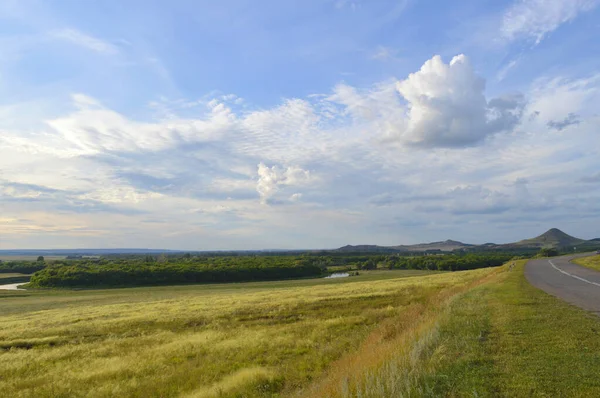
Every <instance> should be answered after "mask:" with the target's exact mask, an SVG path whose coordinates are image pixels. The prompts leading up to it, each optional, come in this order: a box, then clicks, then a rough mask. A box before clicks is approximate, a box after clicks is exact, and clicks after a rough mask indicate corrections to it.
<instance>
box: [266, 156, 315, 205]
mask: <svg viewBox="0 0 600 398" xmlns="http://www.w3.org/2000/svg"><path fill="white" fill-rule="evenodd" d="M310 179H311V175H310V172H309V171H307V170H303V169H301V168H300V167H296V166H290V167H287V168H283V169H282V168H279V167H277V166H272V167H269V166H266V165H265V164H264V163H262V162H261V163H259V165H258V182H257V183H256V191H257V192H258V193H259V195H260V200H261V203H263V204H266V203H268V202H269V200H270V199H272V198H273V197H274V196H275V195H276V194H277V192H278V191H279V187H280V186H282V185H289V186H299V185H304V184H306V183H307V182H309V181H310ZM298 195H300V194H298V193H296V194H294V195H292V198H293V200H297V199H299V198H300V196H298ZM292 198H290V199H292Z"/></svg>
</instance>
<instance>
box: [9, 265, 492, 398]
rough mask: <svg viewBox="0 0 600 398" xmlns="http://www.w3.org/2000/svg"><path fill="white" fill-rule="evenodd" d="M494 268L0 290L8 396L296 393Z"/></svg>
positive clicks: (207, 395)
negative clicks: (367, 343)
mask: <svg viewBox="0 0 600 398" xmlns="http://www.w3.org/2000/svg"><path fill="white" fill-rule="evenodd" d="M490 272H493V271H492V270H490V269H480V270H475V271H466V272H454V273H437V274H430V273H428V272H427V271H412V270H409V271H404V270H403V271H365V272H361V274H360V275H359V276H356V277H348V278H340V279H308V280H296V281H279V282H254V283H239V284H225V285H192V286H174V287H144V288H128V289H112V290H79V291H65V290H48V291H17V292H14V291H4V292H2V291H0V350H1V351H0V391H2V392H3V395H4V396H10V397H60V396H91V397H109V396H122V397H151V396H156V397H158V396H160V397H172V396H184V397H187V396H189V397H219V396H239V397H242V396H244V397H246V396H247V397H272V396H291V395H294V394H299V393H301V392H302V391H304V390H305V389H306V388H308V387H309V386H310V385H311V383H313V382H316V381H318V380H320V378H321V376H322V375H323V374H327V373H328V370H329V369H330V367H331V365H332V363H334V362H335V361H338V360H340V359H341V358H342V357H344V356H345V355H348V353H351V352H353V351H355V350H356V349H357V348H359V347H360V346H361V344H364V342H365V341H368V340H369V339H376V340H377V341H379V339H384V340H385V339H387V338H392V337H394V336H396V335H397V334H398V333H399V332H400V331H402V330H404V329H407V328H410V327H411V325H414V324H415V323H417V322H418V321H419V319H420V318H421V317H422V316H423V314H425V313H426V312H427V308H430V307H432V306H436V305H437V302H438V301H439V299H440V297H442V296H451V295H453V294H455V293H456V292H458V291H461V290H465V289H467V288H468V287H469V286H470V285H471V284H473V283H475V282H476V281H477V280H479V279H481V278H482V277H484V276H485V275H488V274H489V273H490Z"/></svg>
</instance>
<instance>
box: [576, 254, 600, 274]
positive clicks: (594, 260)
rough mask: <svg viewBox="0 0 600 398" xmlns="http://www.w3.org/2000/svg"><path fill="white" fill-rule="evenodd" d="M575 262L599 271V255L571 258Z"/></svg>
mask: <svg viewBox="0 0 600 398" xmlns="http://www.w3.org/2000/svg"><path fill="white" fill-rule="evenodd" d="M573 262H574V263H575V264H579V265H582V266H584V267H588V268H591V269H593V270H596V271H600V256H590V257H582V258H577V259H575V260H573Z"/></svg>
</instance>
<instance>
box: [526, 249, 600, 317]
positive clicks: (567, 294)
mask: <svg viewBox="0 0 600 398" xmlns="http://www.w3.org/2000/svg"><path fill="white" fill-rule="evenodd" d="M588 255H589V254H588ZM585 256H586V255H576V256H563V257H553V258H549V259H548V258H544V259H539V260H532V261H529V262H528V263H527V265H526V266H525V277H526V278H527V280H528V281H529V283H531V284H532V285H533V286H535V287H537V288H539V289H542V290H543V291H545V292H546V293H549V294H551V295H553V296H556V297H558V298H561V299H563V300H565V301H566V302H568V303H571V304H574V305H576V306H578V307H581V308H583V309H585V310H588V311H592V312H595V313H596V314H598V315H600V272H598V271H594V270H591V269H589V268H585V267H582V266H579V265H576V264H573V263H570V262H569V261H570V260H572V259H573V258H577V257H585Z"/></svg>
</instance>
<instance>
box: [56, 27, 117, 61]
mask: <svg viewBox="0 0 600 398" xmlns="http://www.w3.org/2000/svg"><path fill="white" fill-rule="evenodd" d="M49 35H50V37H52V38H54V39H58V40H64V41H67V42H70V43H72V44H75V45H77V46H80V47H83V48H86V49H88V50H91V51H94V52H97V53H99V54H106V55H112V54H116V53H118V51H119V50H118V48H117V47H116V46H115V45H113V44H110V43H108V42H106V41H104V40H101V39H98V38H96V37H93V36H90V35H88V34H85V33H83V32H81V31H79V30H76V29H71V28H64V29H58V30H53V31H51V32H50V34H49Z"/></svg>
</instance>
